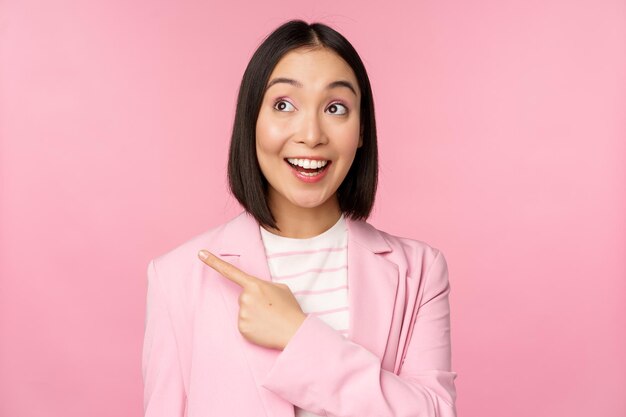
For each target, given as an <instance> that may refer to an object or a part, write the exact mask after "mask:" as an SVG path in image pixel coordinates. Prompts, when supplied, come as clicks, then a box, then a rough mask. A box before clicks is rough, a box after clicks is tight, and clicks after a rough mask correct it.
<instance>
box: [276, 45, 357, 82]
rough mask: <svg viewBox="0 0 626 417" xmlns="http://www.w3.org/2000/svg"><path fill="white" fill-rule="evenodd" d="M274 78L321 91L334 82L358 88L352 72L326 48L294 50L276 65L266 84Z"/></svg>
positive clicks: (339, 58) (346, 64) (338, 57)
mask: <svg viewBox="0 0 626 417" xmlns="http://www.w3.org/2000/svg"><path fill="white" fill-rule="evenodd" d="M275 77H286V78H291V79H295V80H297V81H300V82H301V83H302V84H303V85H304V88H310V89H319V90H321V89H323V88H324V87H326V85H327V84H328V83H329V82H332V81H336V80H347V81H351V82H352V83H353V84H354V85H355V87H357V88H358V83H357V79H356V76H355V75H354V71H353V70H352V68H350V65H348V63H347V62H346V61H344V60H343V58H341V57H340V56H339V55H338V54H337V53H336V52H334V51H332V50H330V49H327V48H316V49H313V50H309V49H295V50H293V51H289V52H288V53H287V54H285V55H284V56H283V57H282V58H281V59H280V60H279V61H278V63H277V64H276V66H275V67H274V70H273V71H272V73H271V75H270V77H269V79H268V82H269V81H271V80H272V79H273V78H275Z"/></svg>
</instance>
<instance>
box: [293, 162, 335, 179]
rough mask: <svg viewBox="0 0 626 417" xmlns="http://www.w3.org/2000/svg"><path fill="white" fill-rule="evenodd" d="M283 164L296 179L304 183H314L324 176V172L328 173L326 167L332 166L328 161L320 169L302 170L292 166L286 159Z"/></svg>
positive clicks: (299, 167)
mask: <svg viewBox="0 0 626 417" xmlns="http://www.w3.org/2000/svg"><path fill="white" fill-rule="evenodd" d="M290 159H291V158H290ZM324 161H326V160H324ZM285 163H286V164H287V165H288V166H289V168H291V172H293V174H294V175H295V176H296V178H298V179H299V180H301V181H303V182H306V183H315V182H318V181H320V180H321V179H322V178H324V177H325V176H326V172H328V167H329V166H330V165H331V164H332V161H328V162H327V163H326V165H324V166H323V167H320V168H303V167H301V166H298V165H294V164H292V163H291V162H289V161H288V160H287V159H285Z"/></svg>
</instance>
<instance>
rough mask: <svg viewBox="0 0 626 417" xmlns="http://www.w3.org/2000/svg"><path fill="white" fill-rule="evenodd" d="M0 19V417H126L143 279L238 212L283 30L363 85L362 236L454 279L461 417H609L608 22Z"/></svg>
mask: <svg viewBox="0 0 626 417" xmlns="http://www.w3.org/2000/svg"><path fill="white" fill-rule="evenodd" d="M2 8H3V10H2V12H1V13H0V37H1V38H0V40H1V42H2V43H1V48H0V68H1V71H2V72H1V73H0V74H1V84H0V88H1V90H0V117H1V119H0V124H1V131H0V132H1V149H0V151H1V159H0V164H1V165H0V174H1V188H0V192H1V194H0V198H1V206H0V208H1V211H0V215H1V217H0V239H1V240H0V244H1V246H0V249H1V251H0V256H1V260H0V261H1V263H0V268H1V269H0V276H1V281H0V416H2V417H5V416H6V417H39V416H46V417H48V416H53V417H57V416H59V417H61V416H63V417H84V416H91V417H105V416H140V415H141V414H142V381H141V367H140V356H141V347H142V338H143V326H144V313H145V295H146V267H147V263H148V261H149V259H151V258H152V257H155V256H157V255H160V254H162V253H164V252H165V251H167V250H169V249H171V248H173V247H174V246H176V245H178V244H180V243H182V242H183V241H185V240H187V239H189V238H190V237H192V236H195V235H197V234H199V233H201V232H202V231H204V230H206V229H207V228H209V227H212V226H214V225H216V224H218V223H220V222H223V221H224V220H227V219H229V218H231V217H232V216H234V215H235V214H236V213H238V212H239V207H238V205H237V204H236V202H235V200H234V199H233V198H231V197H229V195H228V193H227V188H226V176H225V168H226V161H227V147H228V141H229V134H230V130H231V124H232V119H233V115H234V109H235V103H236V94H237V88H238V84H239V82H240V80H241V76H242V74H243V71H244V69H245V65H246V63H247V62H248V60H249V58H250V56H251V54H252V52H253V51H254V49H255V48H256V47H257V46H258V44H259V43H260V42H261V41H262V39H263V37H264V36H265V35H266V34H268V33H269V32H270V31H271V30H272V29H274V28H275V27H277V26H278V25H279V24H281V23H282V22H284V21H286V20H288V19H290V18H303V19H305V20H307V21H317V20H319V21H322V22H324V23H327V24H330V25H331V26H333V27H335V28H337V29H338V30H340V31H341V32H342V33H344V34H345V35H346V36H347V37H348V39H350V40H351V41H352V42H353V44H354V46H355V47H356V49H357V50H358V51H359V53H360V54H361V56H362V58H363V60H364V62H365V64H366V67H367V69H368V71H369V74H370V76H371V82H372V85H373V89H374V94H375V104H376V110H377V116H378V119H377V121H378V126H379V140H380V157H381V174H380V189H379V190H380V191H379V194H378V199H377V204H376V208H375V213H374V215H373V216H372V218H371V219H370V221H371V223H373V224H374V225H376V226H377V227H379V228H381V229H383V230H386V231H389V232H391V233H395V234H400V235H403V236H410V237H413V238H417V239H420V240H424V241H426V242H428V243H430V244H431V245H433V246H435V247H437V248H440V249H441V250H443V252H444V253H445V255H446V258H447V260H448V263H449V268H450V281H451V285H452V294H451V303H452V343H453V360H452V363H453V368H454V370H455V371H456V372H458V374H459V377H458V378H457V380H456V383H457V389H458V410H459V415H460V416H481V417H501V416H507V417H522V416H523V417H527V416H533V417H544V416H545V417H554V416H568V417H582V416H603V417H623V416H624V415H626V396H625V395H624V393H625V392H626V354H625V353H624V352H626V337H625V334H624V333H625V331H624V329H625V328H626V327H625V322H626V320H625V317H626V280H625V277H626V260H625V258H626V257H625V250H626V224H625V223H626V222H625V214H624V213H626V191H625V190H626V168H625V167H626V149H625V148H626V141H625V140H624V139H625V138H626V122H625V118H624V114H625V112H626V81H625V80H626V77H624V74H626V21H625V19H626V6H625V3H624V2H623V1H618V0H616V1H598V0H581V1H575V2H572V1H566V0H563V1H541V2H528V1H522V0H517V1H474V2H465V1H456V2H452V1H430V0H428V1H420V2H407V3H406V4H404V5H399V4H398V5H395V6H394V7H390V4H389V3H388V2H384V3H379V4H375V3H364V2H362V1H340V2H337V1H320V2H314V3H303V4H301V5H297V6H295V5H294V4H293V3H292V2H280V1H264V2H261V3H258V4H254V3H252V2H242V1H229V2H226V3H225V4H224V5H220V6H218V3H217V2H214V3H211V2H208V1H204V2H202V1H174V0H171V1H147V0H146V1H117V2H112V1H105V0H100V1H78V0H75V1H69V0H63V1H55V2H45V1H36V0H20V1H16V0H7V1H4V2H2ZM383 15H384V17H385V19H384V21H381V20H380V18H381V16H383Z"/></svg>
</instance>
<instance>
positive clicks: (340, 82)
mask: <svg viewBox="0 0 626 417" xmlns="http://www.w3.org/2000/svg"><path fill="white" fill-rule="evenodd" d="M278 83H285V84H291V85H293V86H294V87H298V88H302V83H301V82H300V81H297V80H293V79H291V78H284V77H279V78H274V79H273V80H272V81H270V82H269V83H268V84H267V87H265V91H267V90H268V89H269V88H270V87H271V86H273V85H274V84H278ZM337 87H346V88H348V89H350V91H352V93H354V95H355V96H356V95H357V94H356V90H355V88H354V86H353V85H352V83H351V82H350V81H345V80H337V81H333V82H332V83H330V84H328V85H327V86H326V90H330V89H332V88H337Z"/></svg>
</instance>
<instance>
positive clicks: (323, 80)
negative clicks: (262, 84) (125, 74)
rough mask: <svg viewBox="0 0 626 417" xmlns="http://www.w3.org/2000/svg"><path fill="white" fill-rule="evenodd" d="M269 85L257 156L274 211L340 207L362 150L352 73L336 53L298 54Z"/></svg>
mask: <svg viewBox="0 0 626 417" xmlns="http://www.w3.org/2000/svg"><path fill="white" fill-rule="evenodd" d="M267 85H268V86H269V88H267V89H266V92H265V95H264V97H263V103H262V104H261V109H260V113H259V117H258V119H257V123H256V153H257V158H258V161H259V165H260V167H261V171H262V172H263V175H264V176H265V178H266V179H267V181H268V183H269V191H268V192H269V196H268V197H269V200H270V204H271V207H273V208H276V209H280V208H281V207H285V205H292V206H297V207H300V208H316V207H320V206H322V205H329V204H332V205H335V206H336V196H335V192H336V191H337V188H339V185H341V183H342V181H343V179H344V178H345V177H346V174H347V173H348V170H349V169H350V166H351V165H352V161H353V160H354V156H355V154H356V151H357V148H358V147H360V146H361V145H362V139H361V138H360V115H359V110H360V103H361V92H360V91H359V88H358V82H357V80H356V77H355V75H354V72H353V71H352V69H351V68H350V66H349V65H348V64H347V63H346V62H345V61H344V60H343V59H342V58H341V57H340V56H339V55H337V54H336V53H335V52H333V51H332V50H329V49H315V50H304V49H296V50H293V51H290V52H289V53H287V54H286V55H285V56H283V58H282V59H281V60H280V61H279V62H278V64H277V65H276V67H275V68H274V71H273V72H272V74H271V75H270V77H269V82H268V84H267ZM353 90H354V91H353ZM294 164H296V165H299V166H294ZM318 166H321V168H317V167H318Z"/></svg>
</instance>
